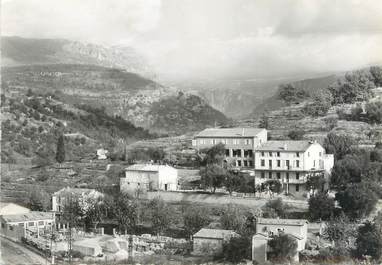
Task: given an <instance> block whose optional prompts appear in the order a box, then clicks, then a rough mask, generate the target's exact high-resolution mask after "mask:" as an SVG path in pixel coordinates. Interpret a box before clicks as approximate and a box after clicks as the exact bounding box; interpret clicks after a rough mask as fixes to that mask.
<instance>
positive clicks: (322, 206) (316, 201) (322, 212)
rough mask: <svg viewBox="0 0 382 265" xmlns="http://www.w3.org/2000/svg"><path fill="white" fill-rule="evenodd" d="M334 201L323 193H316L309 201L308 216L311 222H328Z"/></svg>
mask: <svg viewBox="0 0 382 265" xmlns="http://www.w3.org/2000/svg"><path fill="white" fill-rule="evenodd" d="M334 210H335V201H334V199H332V198H329V197H328V195H327V194H325V193H318V194H316V195H315V196H312V197H311V198H310V199H309V215H310V219H311V220H319V219H320V220H329V219H330V218H332V217H333V214H334Z"/></svg>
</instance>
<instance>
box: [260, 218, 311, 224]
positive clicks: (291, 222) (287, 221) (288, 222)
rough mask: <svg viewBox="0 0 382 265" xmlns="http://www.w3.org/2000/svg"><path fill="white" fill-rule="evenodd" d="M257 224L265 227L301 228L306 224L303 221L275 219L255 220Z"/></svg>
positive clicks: (305, 221)
mask: <svg viewBox="0 0 382 265" xmlns="http://www.w3.org/2000/svg"><path fill="white" fill-rule="evenodd" d="M256 222H257V223H258V224H265V225H295V226H303V225H305V224H307V223H308V221H307V220H305V219H277V218H257V220H256Z"/></svg>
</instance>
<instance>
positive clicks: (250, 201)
mask: <svg viewBox="0 0 382 265" xmlns="http://www.w3.org/2000/svg"><path fill="white" fill-rule="evenodd" d="M158 196H160V197H161V198H162V199H163V200H164V201H167V202H191V203H210V204H215V205H217V204H219V205H227V204H230V203H232V204H239V205H243V206H248V207H253V206H256V207H262V206H263V205H265V203H267V201H269V199H270V198H262V197H235V196H229V195H226V194H211V193H198V192H186V191H149V192H147V194H145V198H147V199H149V200H152V199H154V198H156V197H158ZM273 198H277V197H276V196H275V197H273ZM282 199H283V202H284V203H286V204H288V205H289V206H291V207H295V208H300V209H304V210H306V209H307V208H308V203H307V201H305V200H293V199H287V198H282Z"/></svg>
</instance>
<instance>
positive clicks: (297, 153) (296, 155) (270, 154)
mask: <svg viewBox="0 0 382 265" xmlns="http://www.w3.org/2000/svg"><path fill="white" fill-rule="evenodd" d="M266 154H267V155H268V156H270V157H272V156H273V154H274V155H275V156H276V157H280V155H281V154H280V152H275V153H274V152H261V156H262V157H264V156H266ZM318 155H319V156H320V157H321V156H322V152H319V153H318ZM294 156H295V157H300V153H299V152H295V154H294ZM308 157H310V152H308Z"/></svg>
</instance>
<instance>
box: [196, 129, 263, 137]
mask: <svg viewBox="0 0 382 265" xmlns="http://www.w3.org/2000/svg"><path fill="white" fill-rule="evenodd" d="M263 130H264V129H261V128H208V129H205V130H203V131H201V132H200V133H198V134H197V135H196V136H195V137H255V136H257V135H258V134H259V133H260V132H262V131H263Z"/></svg>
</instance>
